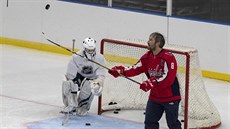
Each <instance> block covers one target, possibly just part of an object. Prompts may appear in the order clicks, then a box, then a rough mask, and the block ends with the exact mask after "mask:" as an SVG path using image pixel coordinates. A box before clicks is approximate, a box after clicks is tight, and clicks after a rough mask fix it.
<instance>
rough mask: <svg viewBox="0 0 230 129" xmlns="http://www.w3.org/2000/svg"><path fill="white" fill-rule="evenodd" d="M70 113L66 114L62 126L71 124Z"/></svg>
mask: <svg viewBox="0 0 230 129" xmlns="http://www.w3.org/2000/svg"><path fill="white" fill-rule="evenodd" d="M69 115H70V114H69V112H67V113H65V117H64V120H63V121H62V126H64V125H66V124H67V123H68V122H69Z"/></svg>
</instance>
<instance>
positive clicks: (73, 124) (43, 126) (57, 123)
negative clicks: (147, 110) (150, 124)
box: [26, 114, 144, 129]
mask: <svg viewBox="0 0 230 129" xmlns="http://www.w3.org/2000/svg"><path fill="white" fill-rule="evenodd" d="M63 118H64V117H60V118H56V119H49V120H42V121H38V122H33V123H28V124H26V126H27V127H28V128H29V129H143V128H144V124H143V123H138V122H133V121H128V120H123V119H117V118H112V117H106V116H99V115H95V114H88V115H86V116H84V117H80V116H70V118H69V122H68V124H66V125H64V126H62V121H63ZM86 123H90V126H86Z"/></svg>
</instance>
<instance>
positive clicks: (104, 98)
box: [98, 39, 221, 129]
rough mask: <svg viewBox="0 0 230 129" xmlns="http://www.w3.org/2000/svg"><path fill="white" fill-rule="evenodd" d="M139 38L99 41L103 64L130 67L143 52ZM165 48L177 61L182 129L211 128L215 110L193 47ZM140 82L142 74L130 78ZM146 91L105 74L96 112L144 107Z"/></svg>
mask: <svg viewBox="0 0 230 129" xmlns="http://www.w3.org/2000/svg"><path fill="white" fill-rule="evenodd" d="M140 44H143V41H138V42H132V43H131V42H130V41H119V40H111V39H103V40H102V41H101V53H102V54H104V56H105V58H106V60H107V62H108V63H107V66H108V67H110V68H111V67H112V66H115V65H123V66H131V65H132V64H135V63H136V62H137V61H138V59H139V58H140V57H141V56H142V55H143V54H144V53H146V52H147V49H146V46H145V45H140ZM164 48H165V49H168V50H170V51H172V52H173V54H174V56H175V57H176V60H177V63H178V72H177V77H178V80H179V83H180V91H181V96H182V100H181V103H180V112H179V114H180V118H181V120H183V122H184V129H188V128H192V129H193V128H194V129H195V128H196V129H197V128H199V129H212V128H217V127H219V126H220V123H221V120H220V115H219V112H218V110H217V109H216V107H215V105H214V104H213V103H212V102H211V100H210V98H209V96H208V94H207V92H206V90H205V86H204V82H203V80H202V74H201V69H200V65H199V58H198V51H197V50H196V49H194V48H189V47H184V46H178V45H171V44H170V45H169V44H167V45H165V47H164ZM132 79H133V80H135V81H138V82H140V83H141V82H142V81H144V80H146V79H147V78H146V76H145V75H144V74H142V75H138V76H136V77H132ZM148 95H149V92H147V93H146V92H143V91H142V90H140V89H139V85H138V84H137V83H134V82H132V81H130V80H128V79H126V78H123V77H118V78H116V79H115V78H114V77H112V76H111V75H108V76H107V77H106V79H105V82H104V89H103V92H102V95H101V96H100V97H99V100H98V114H101V113H103V112H105V111H109V110H115V109H126V110H139V109H140V110H143V109H145V106H146V102H147V99H148Z"/></svg>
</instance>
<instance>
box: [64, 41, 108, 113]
mask: <svg viewBox="0 0 230 129" xmlns="http://www.w3.org/2000/svg"><path fill="white" fill-rule="evenodd" d="M95 43H96V41H95V40H94V39H93V38H86V39H85V40H84V41H83V49H82V50H80V51H79V52H77V54H79V55H82V56H84V57H85V58H83V57H81V56H79V55H76V54H73V55H72V57H71V59H70V61H69V63H68V67H67V72H66V75H65V79H64V80H63V82H62V98H63V103H64V105H65V108H64V109H63V110H62V112H66V113H68V112H70V113H71V112H75V111H76V114H78V115H81V116H84V115H86V114H87V112H88V111H89V109H90V106H91V103H92V101H93V98H94V95H96V96H99V95H101V92H102V89H103V81H104V78H105V75H106V72H107V71H106V70H105V69H104V68H103V67H101V66H99V65H97V64H95V63H93V62H91V61H89V60H88V59H90V60H93V61H95V62H98V63H100V64H102V65H105V62H106V61H105V58H104V57H103V55H102V54H100V53H97V52H96V44H95Z"/></svg>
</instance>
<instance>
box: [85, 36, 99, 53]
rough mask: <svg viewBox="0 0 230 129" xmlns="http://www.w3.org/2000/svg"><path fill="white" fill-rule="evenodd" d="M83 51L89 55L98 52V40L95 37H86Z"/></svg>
mask: <svg viewBox="0 0 230 129" xmlns="http://www.w3.org/2000/svg"><path fill="white" fill-rule="evenodd" d="M83 51H84V52H85V54H86V55H87V57H89V56H90V57H93V56H94V55H95V54H96V40H94V39H93V38H90V37H89V38H86V39H84V41H83Z"/></svg>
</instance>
